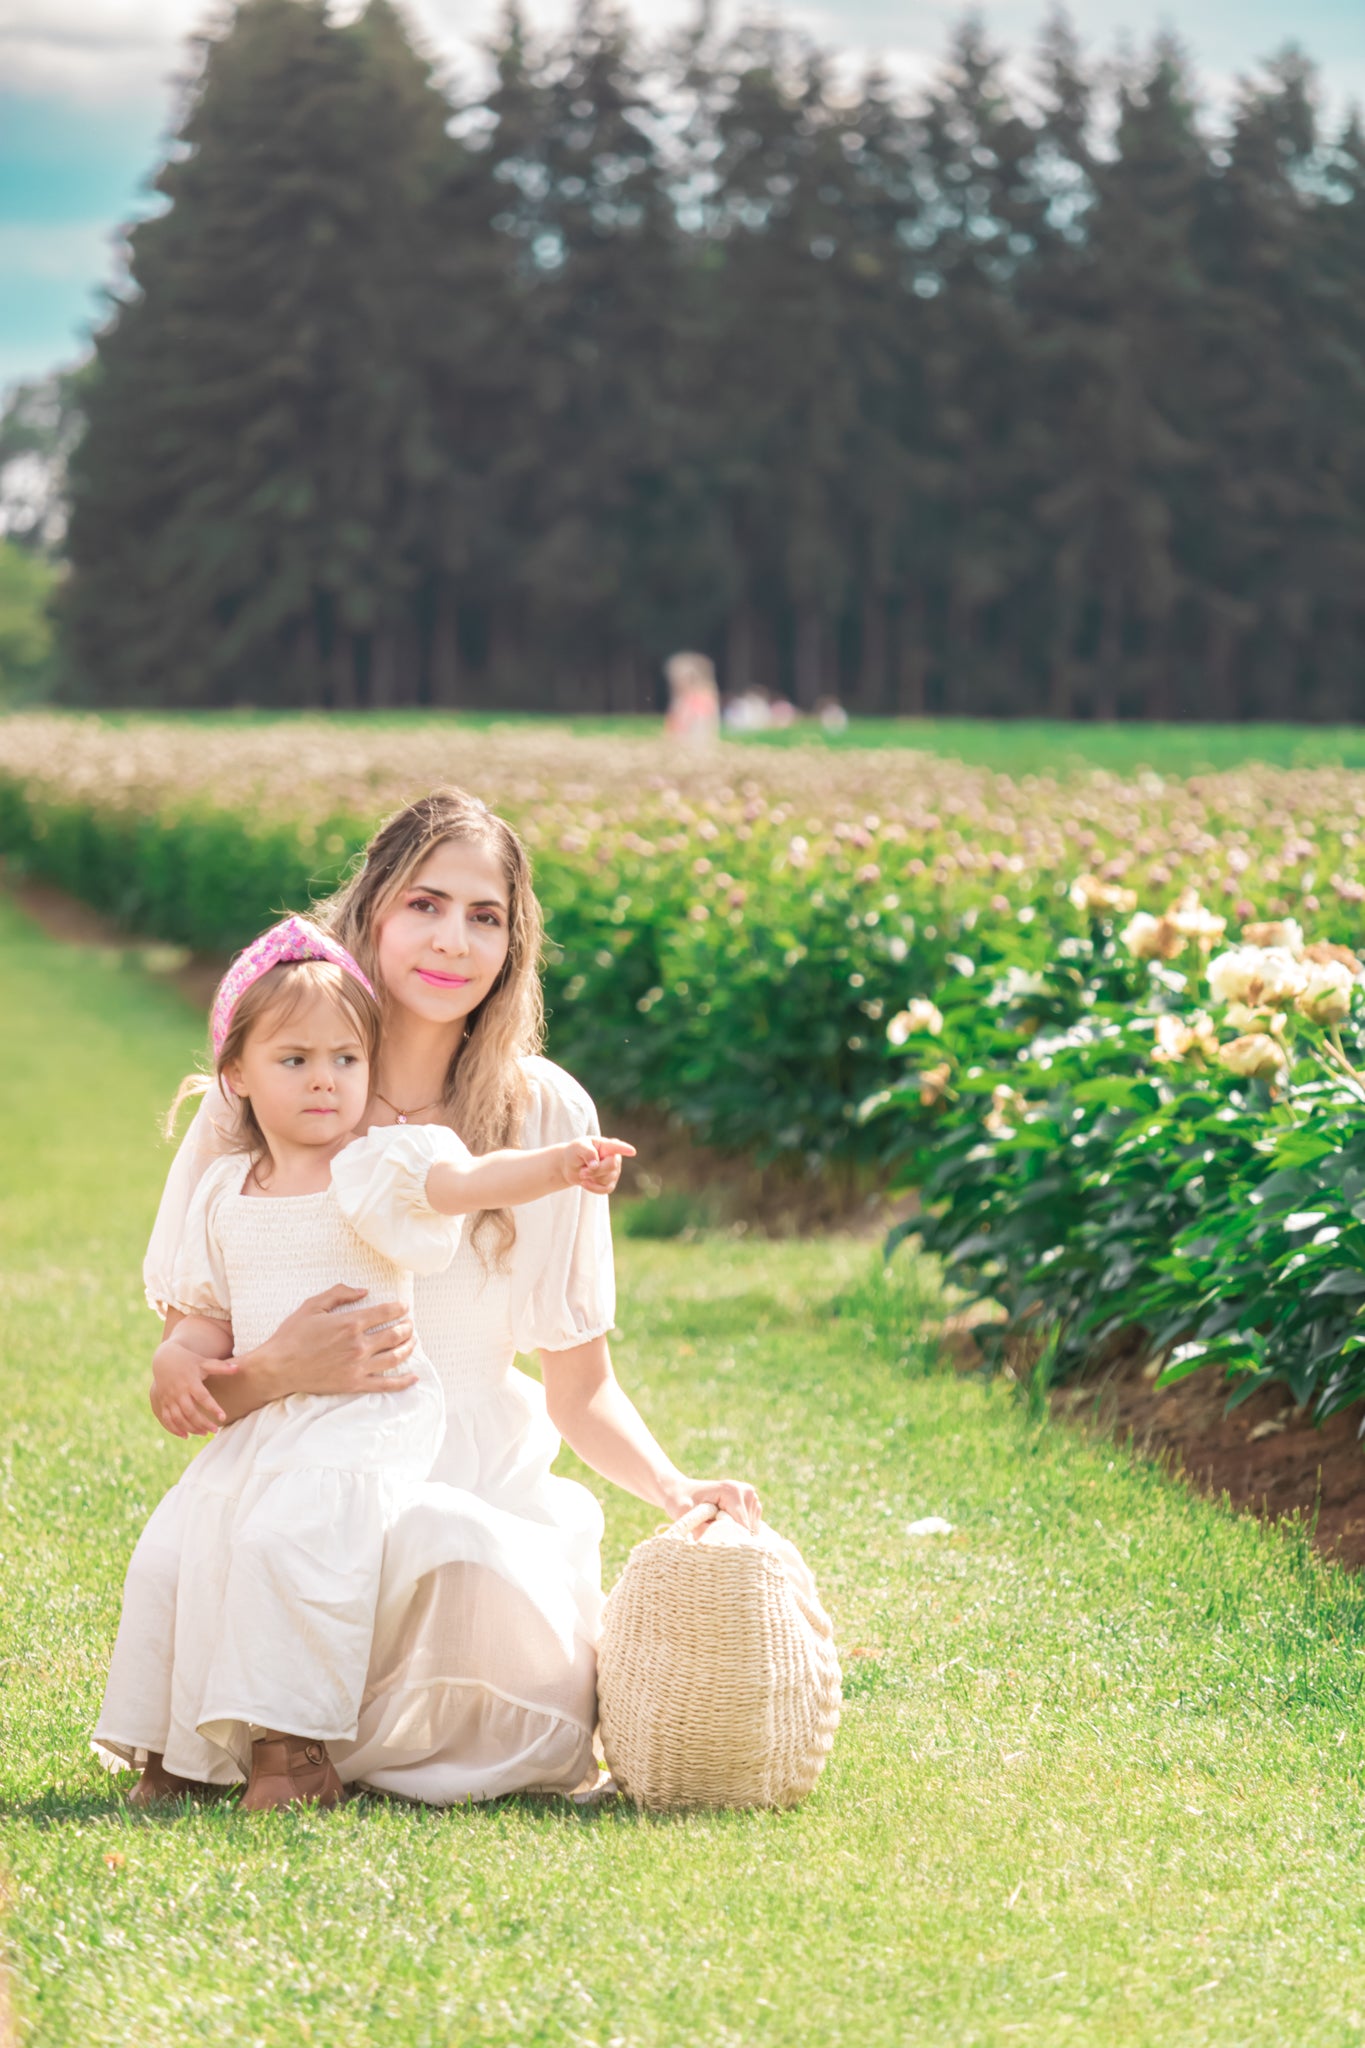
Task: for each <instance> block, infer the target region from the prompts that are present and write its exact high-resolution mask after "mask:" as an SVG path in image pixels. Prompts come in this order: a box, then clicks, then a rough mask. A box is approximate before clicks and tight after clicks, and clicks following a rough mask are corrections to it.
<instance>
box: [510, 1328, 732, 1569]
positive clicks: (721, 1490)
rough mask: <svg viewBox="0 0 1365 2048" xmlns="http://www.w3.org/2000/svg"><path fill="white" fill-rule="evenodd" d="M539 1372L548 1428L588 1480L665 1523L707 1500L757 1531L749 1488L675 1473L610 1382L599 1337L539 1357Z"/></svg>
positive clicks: (607, 1353)
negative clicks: (607, 1484)
mask: <svg viewBox="0 0 1365 2048" xmlns="http://www.w3.org/2000/svg"><path fill="white" fill-rule="evenodd" d="M540 1367H541V1373H542V1376H543V1378H544V1381H545V1404H546V1407H547V1408H548V1409H549V1413H550V1420H551V1422H552V1423H553V1424H554V1426H555V1428H556V1429H557V1430H558V1431H559V1434H560V1435H561V1436H562V1437H563V1439H564V1441H565V1442H566V1443H567V1444H568V1445H569V1446H570V1448H571V1449H573V1450H575V1451H577V1453H578V1455H579V1457H580V1458H581V1459H582V1460H583V1462H584V1464H585V1465H591V1467H592V1469H593V1471H594V1472H600V1473H601V1475H602V1477H603V1478H604V1479H610V1480H611V1482H612V1484H613V1485H614V1486H621V1487H624V1488H625V1490H626V1492H627V1493H633V1494H635V1495H636V1497H637V1498H638V1499H640V1500H647V1501H649V1502H650V1504H651V1505H652V1506H653V1507H657V1508H662V1509H663V1511H664V1513H665V1514H666V1515H667V1516H668V1517H669V1518H670V1520H672V1521H676V1520H677V1518H678V1516H679V1515H685V1514H686V1513H687V1510H688V1509H689V1508H692V1507H696V1506H697V1504H698V1502H700V1501H704V1500H712V1501H714V1502H715V1503H716V1505H717V1507H720V1508H723V1509H724V1510H725V1512H726V1513H727V1514H730V1515H733V1516H734V1518H735V1520H736V1521H737V1522H742V1523H743V1524H744V1526H745V1528H746V1529H749V1530H754V1529H756V1528H757V1527H758V1524H759V1519H760V1517H761V1515H762V1512H763V1509H762V1505H761V1503H760V1501H759V1498H758V1495H757V1493H756V1492H755V1491H754V1489H753V1487H752V1486H749V1485H748V1484H746V1483H745V1482H744V1481H743V1480H738V1479H688V1478H686V1477H685V1476H684V1474H683V1473H681V1472H680V1471H679V1470H678V1468H677V1466H676V1465H675V1464H674V1463H673V1461H672V1459H671V1458H670V1457H669V1456H668V1455H667V1453H666V1452H665V1451H664V1450H663V1448H662V1447H661V1446H660V1445H659V1444H658V1443H657V1442H656V1441H655V1438H654V1437H653V1435H652V1434H651V1432H650V1430H649V1428H648V1426H647V1424H646V1422H645V1420H644V1417H643V1416H642V1415H641V1414H640V1411H639V1409H638V1408H637V1407H636V1406H635V1403H634V1402H633V1401H632V1400H631V1399H630V1397H629V1395H628V1394H627V1393H626V1391H625V1389H624V1388H623V1387H622V1385H621V1383H620V1381H619V1380H618V1379H617V1377H616V1372H615V1369H614V1368H613V1366H612V1362H611V1352H610V1350H609V1349H608V1346H607V1340H606V1338H605V1337H593V1338H591V1339H590V1340H589V1341H588V1343H586V1344H578V1345H576V1346H575V1347H574V1348H573V1349H572V1350H571V1351H542V1352H541V1354H540Z"/></svg>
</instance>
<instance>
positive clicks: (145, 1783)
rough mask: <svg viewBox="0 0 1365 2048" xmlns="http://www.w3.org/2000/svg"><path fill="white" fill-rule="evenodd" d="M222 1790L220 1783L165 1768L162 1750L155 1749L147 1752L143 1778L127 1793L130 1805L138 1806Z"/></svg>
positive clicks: (161, 1803) (159, 1804) (200, 1797)
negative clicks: (204, 1780)
mask: <svg viewBox="0 0 1365 2048" xmlns="http://www.w3.org/2000/svg"><path fill="white" fill-rule="evenodd" d="M219 1789H220V1788H219V1787H218V1786H217V1785H205V1784H202V1783H201V1782H200V1780H199V1779H198V1778H177V1777H176V1775H175V1772H174V1771H168V1770H167V1769H166V1764H165V1760H164V1758H163V1757H162V1755H161V1752H160V1751H159V1750H155V1749H152V1750H148V1752H147V1761H146V1763H145V1764H144V1765H143V1766H142V1775H141V1777H140V1778H139V1779H138V1781H137V1783H136V1785H134V1787H133V1789H132V1791H131V1792H130V1793H129V1794H128V1804H129V1806H133V1807H139V1808H141V1807H148V1806H164V1805H165V1803H166V1801H167V1800H169V1799H185V1798H189V1799H206V1798H208V1797H209V1796H210V1794H212V1793H214V1792H217V1791H218V1790H219Z"/></svg>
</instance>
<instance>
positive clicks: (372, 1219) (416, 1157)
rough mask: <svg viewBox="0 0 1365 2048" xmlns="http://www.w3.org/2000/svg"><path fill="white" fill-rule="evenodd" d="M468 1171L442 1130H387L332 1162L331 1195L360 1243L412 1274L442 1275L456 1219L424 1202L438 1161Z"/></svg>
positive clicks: (454, 1241) (467, 1160)
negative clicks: (444, 1214)
mask: <svg viewBox="0 0 1365 2048" xmlns="http://www.w3.org/2000/svg"><path fill="white" fill-rule="evenodd" d="M440 1160H445V1161H446V1162H447V1163H448V1164H449V1165H451V1166H468V1165H470V1164H471V1163H472V1162H471V1155H470V1153H469V1149H468V1147H467V1146H465V1145H463V1144H462V1143H461V1141H460V1140H459V1139H458V1138H457V1137H456V1135H455V1133H454V1131H452V1130H448V1129H447V1128H446V1126H445V1125H444V1124H385V1125H381V1126H380V1127H379V1128H378V1129H377V1130H373V1131H370V1132H368V1133H367V1134H366V1136H365V1137H363V1138H357V1139H356V1141H355V1143H354V1144H353V1145H348V1146H347V1147H346V1148H345V1150H344V1151H342V1152H338V1154H337V1156H336V1158H335V1159H334V1160H333V1161H332V1191H333V1193H334V1194H335V1195H336V1198H337V1202H338V1205H339V1206H340V1209H341V1213H342V1215H343V1216H344V1217H345V1218H346V1221H347V1222H348V1223H349V1224H350V1226H351V1228H352V1230H354V1231H355V1233H356V1235H357V1236H358V1237H363V1238H364V1240H365V1242H366V1244H368V1245H372V1246H373V1247H374V1249H375V1250H376V1251H377V1252H382V1253H383V1255H384V1257H385V1258H386V1259H392V1260H393V1262H394V1264H395V1265H396V1266H403V1267H405V1268H406V1269H407V1270H408V1271H409V1272H413V1273H443V1272H444V1271H445V1269H446V1267H447V1266H448V1265H449V1264H450V1262H451V1260H452V1259H453V1258H454V1256H455V1253H456V1251H457V1249H458V1247H459V1243H460V1233H461V1228H462V1226H463V1223H464V1218H463V1217H462V1216H443V1215H441V1213H440V1211H439V1210H437V1209H433V1208H432V1206H431V1204H430V1202H429V1201H428V1200H427V1175H428V1174H429V1173H430V1171H431V1169H432V1167H433V1166H435V1165H436V1164H437V1162H438V1161H440Z"/></svg>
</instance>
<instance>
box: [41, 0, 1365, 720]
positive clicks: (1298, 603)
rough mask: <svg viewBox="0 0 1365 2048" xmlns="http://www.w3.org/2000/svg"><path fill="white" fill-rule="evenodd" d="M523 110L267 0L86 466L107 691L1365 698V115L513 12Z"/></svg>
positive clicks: (145, 255)
mask: <svg viewBox="0 0 1365 2048" xmlns="http://www.w3.org/2000/svg"><path fill="white" fill-rule="evenodd" d="M494 59H495V71H494V76H493V82H492V84H491V87H490V89H489V90H488V92H487V93H486V94H485V95H484V96H483V97H482V98H481V99H480V100H479V102H478V103H477V104H471V103H469V101H468V100H466V101H464V102H461V103H458V104H456V103H454V102H453V101H452V100H451V99H450V98H449V97H448V96H446V95H445V94H443V92H442V91H441V90H439V89H438V86H437V84H436V83H435V82H434V79H433V75H432V73H431V70H430V68H429V66H428V64H427V63H426V62H425V61H424V60H423V58H422V57H421V56H420V55H419V54H418V53H417V52H416V51H415V50H414V48H413V45H412V43H411V41H410V39H409V37H408V34H407V32H406V29H405V26H404V24H403V21H402V19H401V17H400V16H399V15H398V14H397V13H396V12H395V11H394V10H393V8H392V7H391V6H390V5H389V4H388V0H370V4H369V5H368V7H367V8H366V10H365V12H364V13H363V14H362V15H361V16H360V17H359V19H358V20H354V21H352V22H350V23H346V24H338V23H335V22H333V21H332V20H331V19H330V18H329V15H328V12H327V8H326V5H325V0H243V4H242V5H241V6H240V7H239V8H238V10H237V12H236V14H235V17H234V18H233V20H232V21H231V23H230V25H229V26H228V27H227V28H226V30H225V31H224V32H223V33H222V34H221V35H219V36H218V37H216V38H214V39H211V40H208V41H207V42H206V43H205V44H204V46H203V49H202V64H201V66H200V67H199V69H198V72H197V76H196V80H195V83H194V84H193V85H192V86H191V87H190V88H189V89H188V92H187V102H186V111H185V117H184V121H183V125H182V127H181V130H180V133H179V135H178V137H177V139H176V141H175V143H174V145H173V147H172V148H171V151H170V153H169V157H168V161H167V162H166V164H165V165H164V167H163V168H162V170H161V171H160V173H159V176H158V178H157V181H156V182H157V187H158V189H159V191H160V192H161V194H162V195H163V196H164V199H165V201H166V206H165V210H164V211H163V212H161V213H160V214H159V215H158V216H157V217H156V218H153V219H150V220H148V221H146V222H144V223H143V224H142V225H140V226H139V227H137V228H136V230H135V231H134V232H133V234H132V237H131V243H130V253H129V270H128V281H127V286H126V289H124V290H123V291H122V292H121V294H120V295H119V297H118V298H117V299H116V301H115V303H114V305H113V307H112V308H111V315H110V319H109V322H108V325H107V327H106V329H105V331H104V332H103V334H102V335H101V337H100V339H99V342H98V347H97V357H98V360H97V364H96V366H95V369H94V371H93V373H92V375H91V377H90V379H89V381H88V386H87V390H86V394H85V404H86V414H87V426H86V431H85V435H84V438H83V440H82V442H81V443H80V445H79V447H78V449H77V450H76V453H75V455H74V457H73V459H72V464H71V523H70V531H69V539H68V552H69V558H70V564H71V574H70V576H69V578H68V581H67V584H66V590H65V598H64V605H63V624H64V644H65V649H66V662H67V673H68V678H69V687H70V688H71V689H72V690H73V691H74V692H76V693H78V694H81V695H83V696H85V697H86V698H87V699H93V700H96V701H104V702H117V703H124V704H134V703H138V702H155V703H187V704H194V703H202V704H216V703H225V702H234V701H248V702H255V703H281V704H286V703H292V704H309V705H328V706H335V707H345V706H351V705H366V706H374V707H382V706H387V705H399V704H410V703H423V704H433V705H459V704H483V705H487V704H498V705H504V706H512V705H526V706H539V707H546V708H559V709H577V710H598V711H624V710H631V709H643V708H646V707H648V706H650V705H652V704H654V703H655V702H656V701H657V689H658V673H659V663H660V660H661V658H662V657H663V656H665V655H666V654H668V653H669V652H670V651H672V650H673V649H675V648H677V647H680V646H692V647H699V648H702V649H705V650H707V651H709V652H710V653H712V654H713V655H714V657H715V658H716V661H717V665H718V667H719V670H720V674H721V680H722V684H723V686H724V687H725V688H727V689H739V688H742V687H744V686H746V685H748V684H751V683H756V684H758V685H760V686H765V687H768V688H771V689H775V690H778V691H781V692H784V693H786V694H789V695H791V696H793V697H794V698H795V699H796V700H797V701H798V702H799V703H801V704H804V705H810V704H813V703H814V702H815V701H816V700H817V699H818V698H820V697H821V696H824V695H827V694H830V693H837V694H838V695H839V696H841V697H842V698H843V700H844V701H845V702H846V703H847V704H848V705H850V706H851V707H852V708H854V709H855V710H859V711H864V712H868V713H874V712H875V713H911V714H917V713H922V712H943V713H968V714H989V715H1002V714H1003V715H1013V714H1022V713H1034V714H1037V713H1046V714H1051V715H1055V716H1060V717H1068V716H1093V717H1114V716H1121V717H1123V716H1133V717H1150V718H1169V717H1182V716H1201V717H1212V718H1239V717H1281V718H1292V717H1313V718H1342V719H1349V718H1358V717H1362V716H1365V132H1362V128H1361V126H1360V124H1359V122H1358V121H1357V119H1356V118H1355V117H1351V118H1350V119H1348V120H1347V121H1346V122H1345V124H1344V125H1339V126H1337V127H1334V128H1332V129H1331V130H1330V131H1328V130H1327V129H1326V128H1325V126H1324V124H1323V122H1322V120H1321V117H1320V115H1319V113H1318V111H1317V106H1316V98H1317V95H1316V83H1315V78H1314V74H1313V72H1312V68H1311V66H1310V65H1309V64H1308V63H1307V61H1306V60H1305V59H1303V58H1302V57H1300V56H1299V55H1297V54H1295V53H1292V52H1290V53H1287V54H1285V55H1283V56H1281V57H1280V58H1278V59H1276V60H1275V61H1274V62H1273V63H1271V64H1269V65H1268V66H1267V67H1265V69H1264V70H1263V71H1262V72H1261V73H1259V74H1258V76H1257V78H1256V79H1255V80H1254V81H1249V82H1247V83H1246V84H1245V85H1244V86H1243V87H1242V88H1241V90H1240V94H1239V97H1238V99H1237V101H1236V104H1235V106H1234V107H1233V109H1232V110H1231V111H1230V112H1229V114H1228V115H1227V116H1226V118H1225V119H1224V120H1223V121H1222V122H1221V124H1218V125H1216V126H1215V125H1213V124H1210V123H1209V122H1207V121H1206V120H1205V119H1203V118H1202V117H1201V115H1200V113H1199V111H1198V108H1197V104H1196V92H1195V88H1194V86H1193V84H1192V81H1191V79H1190V77H1189V75H1188V72H1187V69H1186V66H1185V64H1184V61H1183V59H1182V57H1181V54H1180V52H1179V49H1178V48H1177V47H1176V46H1175V45H1173V44H1170V43H1161V44H1159V45H1158V46H1157V47H1156V48H1155V50H1154V51H1153V52H1152V53H1151V54H1150V55H1149V56H1148V57H1146V58H1145V59H1143V60H1141V61H1136V62H1133V63H1131V64H1129V65H1128V66H1127V67H1126V69H1125V70H1124V71H1123V73H1122V75H1120V76H1119V77H1118V78H1117V79H1115V78H1114V77H1113V76H1102V75H1101V74H1100V73H1099V72H1098V71H1097V70H1096V68H1095V67H1093V66H1091V65H1089V64H1088V63H1087V62H1086V61H1085V60H1084V59H1083V57H1082V55H1081V53H1080V51H1079V48H1078V46H1077V43H1076V41H1075V38H1074V36H1073V33H1072V31H1071V29H1070V28H1069V26H1068V24H1067V23H1066V21H1065V19H1063V18H1058V19H1057V20H1055V21H1054V22H1053V23H1052V24H1051V25H1050V26H1049V28H1048V29H1047V31H1046V33H1045V35H1044V37H1043V39H1042V41H1041V44H1040V46H1039V49H1038V51H1037V52H1036V57H1035V63H1034V69H1033V84H1032V86H1031V87H1030V88H1029V90H1027V91H1026V92H1025V91H1022V90H1021V89H1020V88H1019V87H1018V86H1017V85H1015V84H1013V83H1012V82H1011V74H1007V72H1006V70H1005V68H1004V66H1003V63H1002V59H1001V57H1000V55H999V54H998V53H997V52H996V51H995V50H993V49H992V47H991V46H990V45H989V43H988V41H987V39H986V37H985V35H984V33H983V31H982V29H981V28H980V26H979V25H978V24H976V23H974V22H972V21H968V22H967V23H966V24H964V26H963V27H962V28H961V29H960V31H959V32H958V34H957V36H956V38H955V40H954V43H953V46H952V50H951V53H950V56H949V58H948V61H947V62H946V64H945V66H944V68H943V70H942V73H941V75H940V76H939V77H938V79H937V82H936V83H934V84H933V85H932V87H930V88H929V89H928V90H926V91H925V92H923V93H922V94H920V95H919V96H918V97H917V98H914V99H913V100H912V98H911V96H910V95H908V94H906V93H905V92H903V91H901V90H898V89H897V88H895V87H894V86H893V84H892V83H891V82H890V81H889V80H888V78H887V77H886V76H884V75H882V74H880V73H879V72H877V71H873V72H871V73H870V74H868V75H866V76H865V77H863V78H862V80H861V82H860V83H859V84H857V85H856V87H855V86H850V85H849V84H848V82H847V80H846V79H845V78H844V77H843V76H842V75H841V74H840V72H839V69H838V67H837V66H836V65H835V64H834V62H833V60H832V59H831V58H830V57H829V56H828V54H826V53H825V52H823V51H821V50H819V49H817V48H814V47H812V46H810V45H809V44H806V43H805V42H803V41H801V40H799V39H797V38H794V37H793V36H791V35H788V34H786V33H784V32H781V31H779V30H776V29H773V28H771V27H748V28H745V29H743V30H741V31H740V32H739V33H738V34H736V35H734V36H732V37H730V38H728V39H724V40H719V39H717V38H716V37H714V36H713V35H712V34H711V33H710V32H709V31H708V29H707V26H706V22H705V19H703V20H702V21H701V22H700V24H699V26H698V29H697V31H696V33H695V34H693V35H691V36H689V37H688V38H687V39H685V41H683V42H681V43H679V44H677V45H675V46H674V47H672V48H671V49H670V50H668V51H667V52H666V53H664V54H663V55H660V54H659V53H655V54H654V55H652V56H650V57H648V58H646V57H645V56H644V55H643V54H642V52H641V50H640V48H639V47H638V46H637V44H636V42H635V40H634V37H633V33H632V31H631V30H630V29H629V27H628V26H627V25H626V23H625V22H624V21H623V20H622V19H621V18H619V17H618V16H617V15H615V14H614V13H613V12H611V11H610V10H609V9H608V8H607V7H605V6H603V5H600V4H597V0H584V4H583V5H582V6H581V7H580V10H579V13H578V16H577V18H576V20H575V23H574V26H573V29H572V31H571V33H570V34H569V35H568V36H567V37H566V38H565V39H564V40H563V41H561V42H556V43H550V44H544V43H541V42H539V41H537V40H535V39H533V38H532V37H531V36H530V35H529V34H528V32H527V30H526V28H525V26H524V24H523V22H522V21H521V19H520V17H519V14H518V12H517V10H516V9H515V7H513V8H510V9H509V10H508V12H507V13H506V15H505V17H504V20H503V23H502V27H501V30H500V33H499V37H498V40H497V45H496V49H495V51H494Z"/></svg>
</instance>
